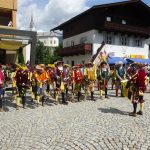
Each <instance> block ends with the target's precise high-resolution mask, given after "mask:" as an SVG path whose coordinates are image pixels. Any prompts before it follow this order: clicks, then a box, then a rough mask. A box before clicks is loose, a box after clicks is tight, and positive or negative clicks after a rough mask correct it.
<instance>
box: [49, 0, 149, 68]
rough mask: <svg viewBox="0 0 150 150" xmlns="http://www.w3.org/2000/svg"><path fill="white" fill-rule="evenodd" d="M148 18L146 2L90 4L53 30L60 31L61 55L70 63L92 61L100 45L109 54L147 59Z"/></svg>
mask: <svg viewBox="0 0 150 150" xmlns="http://www.w3.org/2000/svg"><path fill="white" fill-rule="evenodd" d="M149 18H150V8H149V6H148V5H146V4H145V3H144V2H142V1H141V0H129V1H123V2H117V3H110V4H103V5H96V6H93V7H92V8H90V9H88V10H87V11H85V12H83V13H81V14H79V15H77V16H75V17H74V18H72V19H70V20H68V21H66V22H64V23H63V24H61V25H59V26H57V27H56V28H54V29H52V30H62V31H63V49H61V50H60V55H61V56H62V57H63V60H64V62H65V63H69V64H71V65H74V64H76V63H84V62H87V61H90V60H92V59H93V56H94V55H95V54H96V53H97V49H98V48H99V47H100V46H101V49H102V50H103V51H104V50H105V51H106V52H107V53H108V54H109V55H110V56H114V57H131V58H148V55H149V44H148V43H147V41H148V39H149V37H150V19H149ZM103 41H104V42H103ZM102 43H104V44H103V45H102Z"/></svg>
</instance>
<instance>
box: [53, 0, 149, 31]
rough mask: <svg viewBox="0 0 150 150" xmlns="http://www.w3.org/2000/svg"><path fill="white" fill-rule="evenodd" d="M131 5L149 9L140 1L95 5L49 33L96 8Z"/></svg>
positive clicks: (131, 0) (132, 0)
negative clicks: (134, 4)
mask: <svg viewBox="0 0 150 150" xmlns="http://www.w3.org/2000/svg"><path fill="white" fill-rule="evenodd" d="M133 3H140V4H141V5H143V6H144V7H145V8H146V9H148V10H150V7H149V6H148V5H146V4H145V3H144V2H143V1H141V0H128V1H123V2H116V3H109V4H102V5H95V6H93V7H91V8H90V9H88V10H86V11H84V12H82V13H81V14H79V15H77V16H75V17H73V18H71V19H70V20H68V21H66V22H64V23H62V24H60V25H59V26H57V27H55V28H53V29H51V31H54V30H59V29H60V30H61V29H62V27H63V26H64V25H66V24H68V23H70V22H72V21H74V20H75V19H78V18H79V17H81V16H84V15H86V14H87V13H89V12H91V11H93V10H95V9H98V8H108V7H114V6H122V5H127V4H133Z"/></svg>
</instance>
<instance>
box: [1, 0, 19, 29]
mask: <svg viewBox="0 0 150 150" xmlns="http://www.w3.org/2000/svg"><path fill="white" fill-rule="evenodd" d="M0 12H1V13H0V25H2V26H8V25H9V26H12V27H14V28H16V13H17V1H16V0H0ZM11 22H12V23H11ZM9 23H10V24H9Z"/></svg>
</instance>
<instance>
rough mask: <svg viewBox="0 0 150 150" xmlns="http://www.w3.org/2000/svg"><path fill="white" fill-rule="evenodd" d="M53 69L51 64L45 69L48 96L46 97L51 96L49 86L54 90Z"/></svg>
mask: <svg viewBox="0 0 150 150" xmlns="http://www.w3.org/2000/svg"><path fill="white" fill-rule="evenodd" d="M54 68H55V66H54V65H53V64H48V66H47V67H46V73H47V76H48V79H47V94H48V96H50V95H51V86H52V88H53V90H54Z"/></svg>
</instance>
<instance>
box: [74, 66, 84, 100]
mask: <svg viewBox="0 0 150 150" xmlns="http://www.w3.org/2000/svg"><path fill="white" fill-rule="evenodd" d="M82 82H83V74H82V71H81V69H80V65H79V64H78V65H76V66H74V67H73V68H72V90H73V92H72V93H73V99H74V94H75V93H77V95H78V101H80V96H81V88H82Z"/></svg>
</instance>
